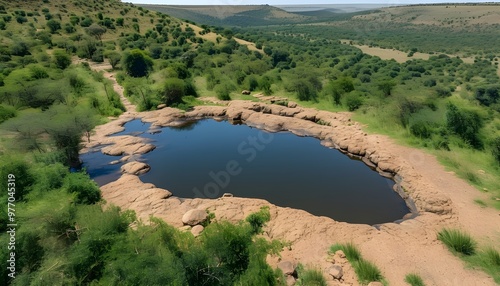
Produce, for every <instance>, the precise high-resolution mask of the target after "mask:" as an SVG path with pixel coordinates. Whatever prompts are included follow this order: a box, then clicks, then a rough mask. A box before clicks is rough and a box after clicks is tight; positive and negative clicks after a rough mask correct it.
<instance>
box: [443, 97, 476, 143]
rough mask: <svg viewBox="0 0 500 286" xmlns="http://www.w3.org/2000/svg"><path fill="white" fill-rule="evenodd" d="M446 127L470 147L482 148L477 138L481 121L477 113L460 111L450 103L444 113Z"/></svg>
mask: <svg viewBox="0 0 500 286" xmlns="http://www.w3.org/2000/svg"><path fill="white" fill-rule="evenodd" d="M446 126H447V127H448V128H449V129H450V130H451V131H452V132H453V133H455V134H457V135H458V136H460V137H461V138H462V139H463V140H464V141H465V142H467V143H468V144H470V145H471V146H472V147H474V148H476V149H481V148H482V147H483V143H482V141H481V139H480V138H479V130H480V129H481V127H482V126H483V121H482V119H481V117H480V116H479V114H478V113H476V112H474V111H472V110H460V109H458V107H456V106H455V105H453V104H451V103H450V104H449V105H448V106H447V111H446Z"/></svg>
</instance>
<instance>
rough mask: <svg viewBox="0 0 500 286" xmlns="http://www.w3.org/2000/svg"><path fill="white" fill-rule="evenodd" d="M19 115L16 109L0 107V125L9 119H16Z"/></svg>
mask: <svg viewBox="0 0 500 286" xmlns="http://www.w3.org/2000/svg"><path fill="white" fill-rule="evenodd" d="M16 114H17V112H16V109H15V108H14V107H12V106H8V105H0V123H2V122H4V121H6V120H7V119H9V118H12V117H15V116H16Z"/></svg>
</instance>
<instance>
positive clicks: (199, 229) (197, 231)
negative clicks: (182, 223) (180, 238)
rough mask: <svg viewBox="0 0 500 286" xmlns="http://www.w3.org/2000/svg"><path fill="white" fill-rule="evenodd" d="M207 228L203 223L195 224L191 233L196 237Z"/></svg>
mask: <svg viewBox="0 0 500 286" xmlns="http://www.w3.org/2000/svg"><path fill="white" fill-rule="evenodd" d="M204 229H205V228H204V227H203V226H202V225H195V226H193V228H192V229H191V233H192V234H193V235H194V237H197V236H199V235H200V234H201V233H202V232H203V230H204Z"/></svg>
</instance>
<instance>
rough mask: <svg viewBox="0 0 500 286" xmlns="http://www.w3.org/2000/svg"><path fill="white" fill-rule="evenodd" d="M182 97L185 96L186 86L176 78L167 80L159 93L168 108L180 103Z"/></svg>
mask: <svg viewBox="0 0 500 286" xmlns="http://www.w3.org/2000/svg"><path fill="white" fill-rule="evenodd" d="M184 95H186V85H185V83H184V81H183V80H182V79H178V78H169V79H167V80H166V81H165V83H164V84H163V88H162V90H161V92H160V97H161V98H162V101H163V102H165V104H167V105H169V106H170V105H172V104H173V103H179V102H181V101H182V97H183V96H184Z"/></svg>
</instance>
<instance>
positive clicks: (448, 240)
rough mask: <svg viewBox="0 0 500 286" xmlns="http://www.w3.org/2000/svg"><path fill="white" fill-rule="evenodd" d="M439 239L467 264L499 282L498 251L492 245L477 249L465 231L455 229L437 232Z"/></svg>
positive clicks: (499, 263)
mask: <svg viewBox="0 0 500 286" xmlns="http://www.w3.org/2000/svg"><path fill="white" fill-rule="evenodd" d="M438 239H439V240H441V241H442V242H443V243H444V244H445V245H446V246H447V247H448V249H450V251H451V252H453V253H454V254H458V256H459V257H460V258H461V259H463V260H464V261H465V262H466V263H467V264H468V266H470V267H472V268H479V269H481V270H483V271H484V272H486V273H487V274H489V275H491V277H492V278H493V279H494V280H495V282H496V283H499V284H500V253H499V252H498V250H496V249H495V248H493V247H491V246H490V247H486V248H484V249H482V250H480V251H477V243H476V242H475V241H474V240H473V239H472V237H471V236H470V235H468V234H467V233H465V232H463V231H460V230H457V229H446V228H445V229H443V230H442V231H440V232H439V233H438Z"/></svg>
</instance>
